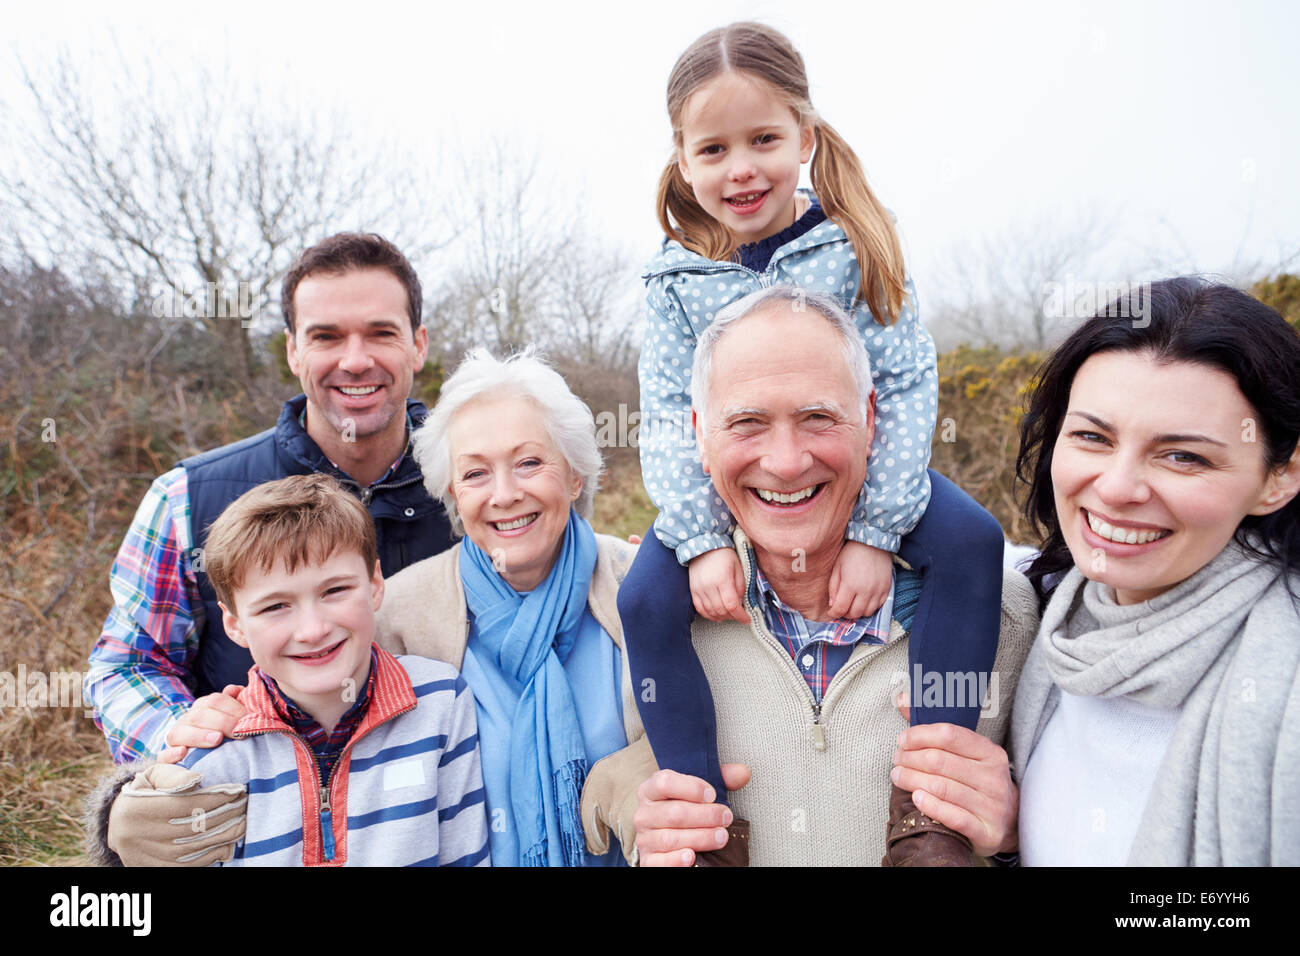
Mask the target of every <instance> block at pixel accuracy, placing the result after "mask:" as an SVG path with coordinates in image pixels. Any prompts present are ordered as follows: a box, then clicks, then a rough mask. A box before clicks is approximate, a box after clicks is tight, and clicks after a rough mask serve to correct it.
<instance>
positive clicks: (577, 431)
mask: <svg viewBox="0 0 1300 956" xmlns="http://www.w3.org/2000/svg"><path fill="white" fill-rule="evenodd" d="M503 396H517V397H520V398H524V399H527V400H528V401H531V402H532V403H533V404H534V405H536V406H537V407H538V409H540V410H541V413H542V420H543V421H544V422H545V423H546V431H547V433H548V434H549V435H550V437H551V441H552V442H554V444H555V447H556V449H557V450H558V451H559V453H560V455H561V456H563V458H564V460H565V461H566V462H568V465H569V468H570V469H572V470H573V473H574V474H575V475H577V476H578V477H579V478H580V479H581V480H582V491H581V493H580V494H579V495H578V500H577V501H576V502H574V507H575V508H576V509H577V511H578V515H579V516H580V517H582V518H586V519H588V520H590V519H591V512H592V503H593V501H594V500H595V497H596V487H597V485H598V484H599V483H600V471H601V457H600V448H599V447H598V446H597V445H596V420H595V418H594V417H593V416H592V414H591V409H590V408H588V407H587V404H586V402H584V401H583V400H582V399H580V398H579V397H578V396H577V395H574V394H573V392H572V391H571V390H570V389H569V386H568V383H566V382H565V381H564V378H563V376H561V375H560V373H559V372H557V371H555V369H553V368H551V367H550V366H549V365H547V364H546V362H544V361H543V360H542V359H541V357H540V356H539V355H538V353H537V351H536V350H535V349H534V348H533V347H531V346H529V347H528V348H527V349H525V350H524V351H523V352H520V353H517V354H515V355H512V356H510V357H509V358H508V359H505V360H504V361H502V360H501V359H498V358H497V357H496V356H494V355H492V353H490V352H489V351H488V350H487V349H482V348H479V349H474V350H473V351H471V352H470V353H469V354H468V355H466V356H465V359H464V361H462V362H461V363H460V365H459V366H457V368H456V371H455V372H453V373H452V374H451V377H450V378H448V379H447V380H446V381H445V382H443V384H442V391H441V393H440V394H439V396H438V404H437V405H435V406H434V408H433V411H432V412H430V413H429V417H428V418H426V419H425V421H424V424H423V425H421V426H420V427H419V428H418V429H417V430H416V432H415V434H414V436H412V445H413V449H412V450H413V454H414V456H415V461H416V464H418V465H419V466H420V471H421V472H423V474H424V487H426V488H427V489H429V494H430V495H432V496H433V497H434V498H436V499H437V500H439V501H441V502H442V505H443V507H444V508H445V509H446V511H447V517H448V518H449V519H450V520H451V528H452V531H454V532H455V533H456V534H458V535H460V534H464V533H465V527H464V525H463V524H462V522H461V520H460V514H459V512H458V511H457V510H456V499H455V498H454V497H453V496H452V493H451V474H452V473H451V446H450V442H449V439H448V431H449V428H450V425H451V420H452V419H453V418H455V417H456V413H457V412H459V411H460V410H461V409H462V408H464V407H465V406H466V405H469V404H470V403H471V402H474V401H475V400H476V399H480V398H493V399H495V398H501V397H503Z"/></svg>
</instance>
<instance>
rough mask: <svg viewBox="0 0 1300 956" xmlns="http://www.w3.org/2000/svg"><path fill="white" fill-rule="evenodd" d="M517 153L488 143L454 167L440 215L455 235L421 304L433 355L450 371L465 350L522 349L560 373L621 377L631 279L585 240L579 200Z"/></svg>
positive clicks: (603, 245)
mask: <svg viewBox="0 0 1300 956" xmlns="http://www.w3.org/2000/svg"><path fill="white" fill-rule="evenodd" d="M525 155H533V154H532V152H531V151H530V150H528V149H527V147H526V146H520V145H519V144H512V145H510V146H507V145H506V144H505V143H504V142H502V141H500V140H497V141H493V142H490V143H488V144H487V145H486V146H484V147H483V148H481V149H479V150H478V151H476V152H473V153H470V154H467V155H466V156H464V157H462V159H461V160H460V163H459V166H460V169H461V175H460V176H459V177H458V180H459V183H460V189H459V190H458V191H457V192H456V193H455V194H453V195H452V196H451V197H450V199H449V200H448V206H447V213H446V215H447V217H448V219H450V220H451V221H452V222H453V223H455V224H457V225H458V226H459V230H460V231H459V235H458V238H457V241H456V242H455V243H454V244H453V246H452V247H451V249H450V250H449V253H448V255H447V256H445V257H444V267H443V269H442V270H441V273H440V277H439V278H438V280H437V281H436V284H434V285H433V286H432V287H431V288H430V290H429V292H428V295H427V297H426V298H427V302H428V308H427V316H428V318H427V321H428V324H429V326H430V329H431V335H432V337H433V341H434V343H435V348H436V349H438V350H439V351H440V352H441V353H442V354H443V355H444V356H446V357H447V358H448V360H449V361H450V362H451V363H453V364H454V362H455V361H456V360H457V359H458V358H459V357H460V356H461V355H463V354H464V353H465V352H466V351H467V350H468V349H470V348H472V347H474V346H479V345H481V346H486V347H488V348H490V349H492V350H493V351H494V352H496V353H498V354H508V353H509V352H512V351H517V350H519V349H521V348H523V347H524V346H526V345H530V344H531V345H538V346H541V347H542V348H543V349H544V350H546V351H547V352H548V353H549V354H550V356H551V357H552V359H553V360H555V361H556V363H557V365H560V366H563V367H564V368H567V369H574V368H579V367H581V368H585V369H588V370H593V369H599V368H614V369H617V370H619V371H624V372H625V371H627V370H629V369H630V368H631V366H632V364H633V363H634V361H635V357H634V352H635V348H634V344H633V335H634V320H633V316H635V315H637V314H638V306H637V304H636V301H635V296H636V294H637V290H638V289H639V287H640V281H639V279H638V277H637V271H636V269H635V267H634V266H633V264H632V262H631V259H630V257H629V256H627V255H626V254H625V253H624V252H623V251H622V250H620V249H619V248H618V247H617V246H615V245H613V244H611V243H609V242H606V241H603V240H602V239H601V237H598V236H595V235H593V234H592V230H591V228H590V225H589V223H588V221H587V217H586V214H585V211H584V207H583V203H582V199H581V197H580V196H578V197H573V196H569V195H565V194H564V191H563V190H560V189H558V188H557V187H556V184H555V183H554V182H553V181H552V180H551V179H550V178H549V177H548V176H546V175H545V174H544V173H543V172H542V171H541V169H540V166H539V163H538V161H537V160H536V159H535V158H533V159H526V158H524V156H525ZM559 195H564V198H563V199H557V198H556V197H557V196H559Z"/></svg>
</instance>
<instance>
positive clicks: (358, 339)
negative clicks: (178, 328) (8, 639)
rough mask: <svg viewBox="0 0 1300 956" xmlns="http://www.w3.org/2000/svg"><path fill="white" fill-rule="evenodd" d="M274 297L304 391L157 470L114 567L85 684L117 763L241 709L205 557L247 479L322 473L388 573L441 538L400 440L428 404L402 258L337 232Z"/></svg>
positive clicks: (437, 512) (434, 511)
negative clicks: (373, 542)
mask: <svg viewBox="0 0 1300 956" xmlns="http://www.w3.org/2000/svg"><path fill="white" fill-rule="evenodd" d="M280 302H281V308H282V310H283V312H284V321H285V327H286V329H285V338H286V340H287V350H288V358H289V366H290V368H291V369H292V370H293V372H294V374H295V375H297V376H298V379H299V381H300V382H301V383H302V390H303V393H304V394H302V395H299V396H298V397H297V398H294V399H291V400H289V401H288V402H286V403H285V405H284V408H283V410H282V411H281V413H280V419H279V421H278V423H277V424H276V425H275V427H274V428H271V429H268V430H266V431H264V432H262V433H261V434H258V435H255V436H253V437H251V438H247V439H245V440H243V441H240V442H236V443H235V444H232V445H227V446H225V447H224V448H218V449H216V450H214V451H209V452H206V453H204V454H201V455H196V456H194V457H192V458H187V459H185V460H184V461H182V462H181V463H180V464H179V465H177V466H176V467H175V468H173V469H172V470H171V471H169V472H167V473H166V474H164V475H163V476H162V477H160V478H158V479H157V480H156V481H155V482H154V483H153V485H152V487H150V489H149V491H148V492H147V493H146V495H145V497H144V501H143V502H142V503H141V505H140V508H139V510H138V511H137V512H136V516H135V520H134V521H133V522H132V524H131V528H130V530H129V531H128V532H127V535H126V539H125V540H124V541H123V543H122V547H121V549H120V550H119V551H118V555H117V560H116V561H115V562H114V564H113V570H112V572H111V574H110V586H111V588H112V592H113V608H112V610H111V611H110V612H109V615H108V620H107V621H106V622H105V624H104V630H103V633H102V635H101V636H100V638H99V641H98V643H96V645H95V647H94V649H93V650H92V651H91V654H90V669H89V672H88V673H87V675H86V696H87V698H88V699H89V700H91V701H92V702H93V704H94V708H95V723H96V724H98V725H99V726H100V728H101V729H102V730H103V731H104V734H105V736H106V737H107V738H108V742H109V748H110V749H111V750H112V753H113V757H114V759H115V760H117V761H119V762H120V761H125V760H130V759H133V758H138V757H145V756H150V755H154V754H158V753H160V752H161V753H163V759H165V760H166V759H171V760H175V759H179V757H180V756H181V755H182V754H183V752H184V750H183V748H185V747H210V746H214V745H215V744H216V743H218V742H219V741H220V740H221V736H222V733H223V732H224V733H229V732H230V730H231V729H233V727H234V724H235V721H236V720H237V719H238V717H239V716H240V714H241V713H242V707H240V706H239V705H238V704H237V703H236V702H235V700H234V699H233V697H230V696H227V695H226V694H223V693H222V691H223V689H228V690H230V691H233V690H236V689H237V688H235V687H233V685H242V684H243V683H244V681H245V680H246V678H247V674H248V669H249V667H251V666H252V659H251V658H250V657H249V654H248V651H247V650H246V649H244V648H242V647H240V646H239V645H237V644H235V643H234V642H233V641H231V640H229V639H228V638H227V637H226V634H225V631H224V630H223V629H222V623H221V612H220V609H219V608H218V607H217V599H216V594H215V593H214V592H213V590H212V587H211V586H210V585H209V584H208V580H207V575H206V574H205V573H204V571H203V560H202V554H203V543H204V541H205V540H206V538H207V529H208V526H209V525H210V524H211V523H212V522H213V521H214V520H216V518H217V516H218V515H219V514H221V512H222V510H223V509H224V508H225V506H226V505H227V504H229V503H230V502H231V501H233V500H234V499H235V498H237V497H239V495H241V494H242V493H243V492H245V491H247V490H248V489H249V488H252V487H253V486H254V485H258V484H261V483H262V482H265V481H270V480H273V479H276V478H283V477H286V476H288V475H303V474H310V473H312V472H323V473H325V474H329V475H333V476H334V477H335V478H337V479H338V480H339V481H340V482H342V484H343V485H344V487H347V488H350V489H352V490H353V491H354V492H355V493H356V494H357V496H358V497H360V499H361V502H362V503H363V504H364V505H365V506H366V507H367V509H368V510H369V511H370V514H371V517H372V518H373V519H374V522H375V530H376V532H377V536H378V542H379V555H380V563H381V565H382V567H383V571H384V574H385V575H389V574H394V573H396V572H397V571H400V570H401V569H402V568H404V567H406V566H407V565H408V564H413V563H414V562H416V561H419V560H420V559H422V558H426V557H429V556H431V555H433V554H437V553H438V552H440V551H443V550H445V549H446V548H447V547H448V546H449V545H450V544H451V531H450V527H449V525H448V522H447V516H446V514H445V513H444V512H443V509H442V506H441V505H439V504H438V503H437V502H435V501H434V500H433V499H432V498H430V497H429V494H428V492H427V491H425V489H424V484H423V481H422V478H421V475H420V470H419V468H418V467H417V465H416V464H415V461H414V459H413V458H412V457H411V453H410V448H409V436H410V433H411V431H412V429H413V427H414V426H416V425H418V424H419V423H420V422H421V421H422V420H423V418H424V415H425V408H424V406H423V405H421V404H420V403H419V402H414V401H409V400H408V397H407V396H408V395H409V393H410V390H411V382H412V379H413V377H414V375H415V373H416V372H418V371H419V370H420V368H421V367H423V365H424V360H425V357H426V355H427V352H428V333H427V332H426V330H425V329H424V327H423V326H422V324H421V293H420V280H419V278H418V277H417V276H416V274H415V270H414V269H412V268H411V264H410V263H409V262H408V261H407V260H406V257H405V256H403V255H402V253H401V252H400V251H399V250H398V249H397V248H396V247H395V246H393V244H392V243H390V242H388V241H387V240H385V239H383V238H382V237H380V236H377V235H367V234H359V233H340V234H338V235H335V236H331V237H330V238H328V239H325V240H324V241H322V242H320V243H318V244H317V245H315V246H313V247H312V248H310V249H308V250H307V251H306V252H304V253H303V254H302V255H301V256H300V257H299V259H298V261H297V262H296V263H294V265H293V266H292V267H291V268H290V269H289V271H288V273H287V274H286V275H285V278H284V283H283V286H282V289H281V296H280ZM196 697H197V698H198V701H197V702H196V700H195V699H196ZM165 748H166V749H165Z"/></svg>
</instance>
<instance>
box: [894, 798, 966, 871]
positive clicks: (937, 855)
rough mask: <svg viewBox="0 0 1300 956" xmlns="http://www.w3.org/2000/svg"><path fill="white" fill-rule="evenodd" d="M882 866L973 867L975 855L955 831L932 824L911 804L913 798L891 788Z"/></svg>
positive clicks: (935, 823) (939, 824)
mask: <svg viewBox="0 0 1300 956" xmlns="http://www.w3.org/2000/svg"><path fill="white" fill-rule="evenodd" d="M880 865H881V866H974V865H975V854H974V852H973V851H972V850H971V845H970V840H967V839H966V838H965V837H964V836H962V835H961V834H960V833H957V832H956V831H955V830H949V829H948V828H947V827H946V826H944V825H943V824H942V823H939V822H937V821H935V820H931V819H930V818H929V817H927V816H926V815H925V814H924V813H922V812H921V811H920V810H918V809H916V804H915V803H913V802H912V795H911V794H910V793H908V792H907V791H906V790H903V789H902V788H900V787H899V786H898V785H897V784H892V785H891V786H890V788H889V822H888V823H887V824H886V825H885V856H884V858H883V859H882V860H881V861H880Z"/></svg>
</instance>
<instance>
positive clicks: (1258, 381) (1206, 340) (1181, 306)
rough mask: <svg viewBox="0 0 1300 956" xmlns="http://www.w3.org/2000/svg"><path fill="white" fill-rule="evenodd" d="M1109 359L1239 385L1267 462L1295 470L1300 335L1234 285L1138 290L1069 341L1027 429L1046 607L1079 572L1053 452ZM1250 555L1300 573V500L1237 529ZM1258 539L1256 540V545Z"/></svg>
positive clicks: (1025, 474) (1170, 284)
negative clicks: (1062, 515) (1214, 375)
mask: <svg viewBox="0 0 1300 956" xmlns="http://www.w3.org/2000/svg"><path fill="white" fill-rule="evenodd" d="M1099 352H1145V353H1148V354H1149V355H1150V356H1151V357H1152V358H1153V359H1154V360H1155V361H1156V362H1161V363H1168V362H1193V363H1196V364H1198V365H1204V366H1206V367H1208V368H1214V369H1219V370H1221V371H1223V372H1226V373H1227V374H1229V375H1231V376H1232V377H1233V379H1235V380H1236V383H1237V387H1238V388H1239V389H1241V394H1242V395H1244V396H1245V398H1246V401H1248V402H1249V403H1250V405H1251V407H1252V408H1253V409H1254V411H1255V414H1256V419H1257V436H1258V438H1259V440H1260V441H1261V443H1262V444H1263V447H1264V461H1265V464H1266V465H1267V467H1268V469H1269V470H1270V471H1275V470H1277V469H1279V468H1281V467H1282V466H1284V465H1285V464H1286V463H1287V462H1288V461H1290V459H1291V456H1292V454H1293V453H1294V452H1295V449H1296V440H1297V438H1298V437H1300V333H1297V332H1296V330H1295V329H1293V328H1292V327H1291V326H1290V325H1288V324H1287V321H1286V320H1285V319H1284V318H1282V316H1281V315H1279V314H1278V313H1277V312H1276V311H1274V310H1273V309H1270V308H1269V307H1268V306H1266V305H1264V304H1263V303H1262V302H1259V301H1258V300H1256V299H1253V298H1251V297H1250V296H1248V295H1246V294H1245V293H1244V292H1240V291H1238V290H1237V289H1233V288H1231V287H1230V286H1225V285H1215V284H1213V283H1211V282H1208V281H1207V280H1205V279H1201V278H1197V277H1191V276H1183V277H1179V278H1176V279H1166V280H1164V281H1163V282H1156V283H1153V284H1151V285H1149V286H1145V285H1144V286H1134V287H1133V288H1132V289H1131V290H1130V292H1129V293H1128V294H1127V295H1125V296H1121V297H1120V298H1119V299H1116V300H1115V301H1113V302H1111V303H1109V304H1108V305H1107V306H1106V307H1105V308H1104V309H1103V310H1101V311H1099V312H1098V313H1097V314H1096V315H1095V316H1093V317H1092V318H1090V319H1088V320H1087V321H1085V322H1084V323H1083V325H1082V326H1080V327H1079V328H1078V329H1077V330H1076V331H1075V332H1074V334H1073V335H1071V336H1070V337H1069V338H1068V339H1066V340H1065V341H1064V342H1063V343H1062V344H1061V346H1060V347H1059V348H1058V349H1057V350H1056V351H1055V352H1054V353H1053V354H1052V356H1051V357H1050V358H1049V359H1048V360H1047V361H1046V362H1045V363H1044V364H1043V366H1042V367H1041V368H1040V369H1039V370H1038V375H1037V385H1036V387H1035V389H1034V392H1033V394H1032V396H1031V398H1030V405H1029V411H1028V413H1027V414H1026V415H1025V418H1024V420H1023V421H1022V422H1021V424H1020V454H1019V456H1018V457H1017V459H1016V477H1017V479H1019V480H1020V481H1023V482H1025V483H1026V484H1028V486H1029V493H1028V496H1027V498H1026V500H1025V509H1024V510H1025V517H1026V518H1028V519H1029V522H1030V523H1031V524H1032V525H1033V526H1035V527H1036V528H1037V529H1038V530H1039V531H1040V533H1041V534H1042V535H1043V546H1042V551H1041V553H1040V554H1039V556H1038V557H1037V558H1036V559H1035V560H1034V562H1033V564H1031V565H1030V567H1029V571H1028V572H1027V573H1028V575H1029V579H1030V580H1031V581H1032V582H1033V584H1034V587H1035V588H1036V589H1037V591H1038V593H1039V597H1040V598H1043V597H1044V596H1045V592H1046V590H1047V588H1045V587H1044V579H1045V578H1050V579H1052V580H1055V579H1056V578H1057V577H1058V572H1061V571H1065V570H1067V569H1068V568H1070V567H1072V566H1073V564H1074V561H1073V559H1072V558H1071V556H1070V550H1069V548H1068V547H1067V546H1066V544H1065V538H1064V536H1063V535H1062V534H1061V525H1060V522H1059V520H1058V518H1057V515H1056V501H1055V497H1054V495H1053V491H1052V452H1053V450H1054V449H1055V446H1056V439H1057V436H1058V435H1059V434H1060V431H1061V422H1062V420H1063V419H1064V418H1065V413H1066V411H1067V409H1068V407H1069V403H1070V388H1071V386H1072V385H1073V384H1074V376H1075V374H1076V373H1077V372H1078V371H1079V367H1080V366H1081V365H1083V363H1084V362H1085V361H1087V360H1088V359H1089V358H1090V357H1091V356H1093V355H1096V354H1097V353H1099ZM1235 537H1236V540H1237V541H1238V542H1239V543H1241V544H1242V545H1243V546H1245V547H1247V548H1249V549H1250V550H1252V551H1255V552H1256V553H1259V554H1262V555H1264V556H1266V557H1269V558H1273V559H1275V560H1277V561H1278V562H1280V563H1281V565H1282V566H1283V567H1284V568H1286V569H1287V570H1288V571H1289V572H1291V573H1296V572H1298V571H1300V497H1297V498H1293V499H1292V500H1291V501H1290V502H1289V503H1287V504H1286V505H1285V506H1284V507H1282V508H1280V509H1278V510H1277V511H1275V512H1273V513H1272V514H1268V515H1247V516H1246V517H1245V518H1244V519H1242V522H1241V524H1240V525H1239V526H1238V527H1237V533H1236V536H1235ZM1248 539H1249V540H1248Z"/></svg>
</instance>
